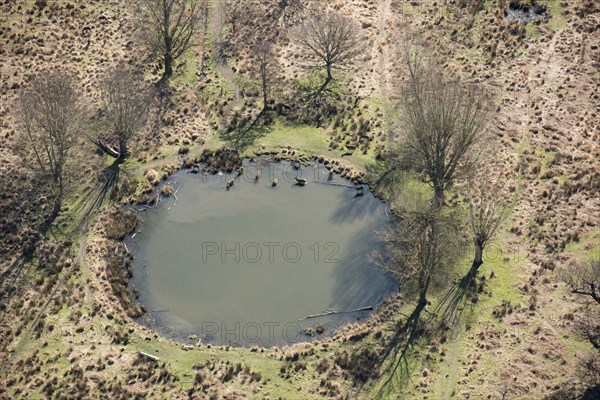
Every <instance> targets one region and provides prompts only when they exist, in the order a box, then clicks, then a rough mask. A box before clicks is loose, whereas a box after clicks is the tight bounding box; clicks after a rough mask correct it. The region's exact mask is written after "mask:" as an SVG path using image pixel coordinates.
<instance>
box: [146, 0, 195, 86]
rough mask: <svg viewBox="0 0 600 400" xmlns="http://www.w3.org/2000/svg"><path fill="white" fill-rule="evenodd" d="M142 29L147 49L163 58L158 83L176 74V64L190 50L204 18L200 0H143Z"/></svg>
mask: <svg viewBox="0 0 600 400" xmlns="http://www.w3.org/2000/svg"><path fill="white" fill-rule="evenodd" d="M141 2H142V5H143V13H142V21H141V28H142V31H143V35H144V36H143V40H144V42H145V45H146V47H147V49H148V51H149V52H150V53H152V54H154V55H157V56H160V57H162V58H163V62H164V73H163V76H162V78H161V79H160V81H159V84H163V83H165V82H166V81H167V80H168V79H169V78H170V77H171V76H172V75H173V63H174V62H175V61H176V60H177V59H178V58H179V57H181V55H182V54H183V53H185V52H186V51H187V50H189V49H190V48H191V47H192V45H193V41H192V38H193V37H194V35H195V33H196V31H197V30H198V27H199V25H200V23H201V21H202V15H201V14H202V7H201V4H200V2H199V1H198V0H141Z"/></svg>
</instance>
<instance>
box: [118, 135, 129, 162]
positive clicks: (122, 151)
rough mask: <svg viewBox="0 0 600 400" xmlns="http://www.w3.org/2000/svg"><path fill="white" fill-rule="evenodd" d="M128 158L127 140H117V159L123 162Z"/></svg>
mask: <svg viewBox="0 0 600 400" xmlns="http://www.w3.org/2000/svg"><path fill="white" fill-rule="evenodd" d="M127 157H129V150H127V140H125V139H124V138H120V139H119V158H120V159H122V160H124V159H126V158H127Z"/></svg>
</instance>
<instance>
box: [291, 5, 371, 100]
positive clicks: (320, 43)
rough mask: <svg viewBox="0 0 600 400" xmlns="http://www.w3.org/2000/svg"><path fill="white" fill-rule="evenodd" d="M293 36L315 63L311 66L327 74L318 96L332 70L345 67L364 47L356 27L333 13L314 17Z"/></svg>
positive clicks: (330, 78)
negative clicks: (321, 69)
mask: <svg viewBox="0 0 600 400" xmlns="http://www.w3.org/2000/svg"><path fill="white" fill-rule="evenodd" d="M296 37H297V41H298V43H299V44H300V45H301V46H302V47H303V48H304V49H305V50H306V51H308V53H309V55H310V57H311V58H312V59H313V60H314V62H315V65H314V66H316V67H318V68H325V70H326V71H327V77H326V79H325V82H323V85H322V86H321V88H320V89H319V93H320V92H323V91H324V90H325V88H327V85H329V83H330V82H331V81H332V80H333V70H335V69H342V68H344V67H346V66H347V65H348V64H349V63H350V62H351V61H352V60H353V59H354V58H355V57H356V56H358V55H359V54H361V53H362V52H363V50H364V48H365V42H364V41H363V39H362V37H361V35H360V27H359V26H358V24H357V23H356V22H354V21H353V20H351V19H350V18H347V17H345V16H343V15H341V14H338V13H333V12H331V13H326V14H317V15H315V16H314V17H312V18H311V19H309V20H308V21H306V22H305V23H304V24H303V25H302V26H301V27H300V29H299V30H298V32H297V33H296Z"/></svg>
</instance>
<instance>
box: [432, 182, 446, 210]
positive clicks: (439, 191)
mask: <svg viewBox="0 0 600 400" xmlns="http://www.w3.org/2000/svg"><path fill="white" fill-rule="evenodd" d="M433 192H434V196H435V198H434V201H435V205H436V206H438V207H442V206H443V205H444V204H445V203H446V201H445V198H444V188H443V187H442V185H440V184H434V186H433Z"/></svg>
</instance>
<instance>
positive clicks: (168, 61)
mask: <svg viewBox="0 0 600 400" xmlns="http://www.w3.org/2000/svg"><path fill="white" fill-rule="evenodd" d="M172 75H173V56H172V55H171V53H165V72H164V73H163V76H162V78H160V83H161V84H164V83H165V82H166V81H167V80H168V79H169V78H170V77H171V76H172Z"/></svg>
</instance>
